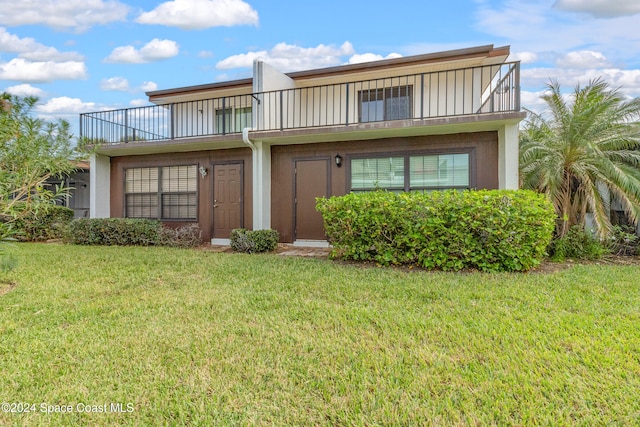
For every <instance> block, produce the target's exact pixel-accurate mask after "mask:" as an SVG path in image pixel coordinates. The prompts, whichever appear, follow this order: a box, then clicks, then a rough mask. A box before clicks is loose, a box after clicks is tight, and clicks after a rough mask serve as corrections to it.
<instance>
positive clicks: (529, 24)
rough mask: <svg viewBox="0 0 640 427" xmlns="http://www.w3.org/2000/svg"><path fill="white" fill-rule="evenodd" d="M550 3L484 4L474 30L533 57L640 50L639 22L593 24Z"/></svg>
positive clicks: (620, 19)
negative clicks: (536, 55) (583, 51)
mask: <svg viewBox="0 0 640 427" xmlns="http://www.w3.org/2000/svg"><path fill="white" fill-rule="evenodd" d="M552 3H553V0H540V1H536V2H532V1H530V0H501V1H500V2H498V3H491V4H489V3H485V2H483V3H482V4H481V5H480V6H479V8H478V10H477V12H476V13H475V17H476V24H475V28H476V29H477V30H478V31H481V32H484V33H487V34H490V35H491V36H492V37H493V40H494V42H498V41H497V40H496V38H498V39H502V40H504V42H506V43H508V44H511V45H512V46H517V48H518V50H519V51H528V52H534V53H540V52H548V51H549V50H553V51H555V52H563V51H567V50H578V49H584V48H585V47H586V46H588V48H589V50H595V51H599V52H607V56H613V54H612V52H614V53H615V54H616V55H621V56H622V55H628V56H632V55H633V52H634V51H637V50H638V48H640V32H638V19H637V17H634V16H621V17H618V18H615V19H607V20H596V19H590V18H586V19H585V17H582V16H578V15H572V14H571V15H570V14H564V13H559V12H558V10H557V9H554V8H552V7H551V5H552Z"/></svg>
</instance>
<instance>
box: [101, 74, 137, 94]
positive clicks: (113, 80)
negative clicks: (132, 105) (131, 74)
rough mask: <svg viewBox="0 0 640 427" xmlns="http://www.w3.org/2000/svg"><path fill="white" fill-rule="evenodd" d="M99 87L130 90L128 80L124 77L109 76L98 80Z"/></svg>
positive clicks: (119, 90) (122, 90)
mask: <svg viewBox="0 0 640 427" xmlns="http://www.w3.org/2000/svg"><path fill="white" fill-rule="evenodd" d="M100 89H102V90H113V91H118V92H128V91H129V90H130V88H129V80H127V79H125V78H124V77H110V78H108V79H102V80H101V81H100Z"/></svg>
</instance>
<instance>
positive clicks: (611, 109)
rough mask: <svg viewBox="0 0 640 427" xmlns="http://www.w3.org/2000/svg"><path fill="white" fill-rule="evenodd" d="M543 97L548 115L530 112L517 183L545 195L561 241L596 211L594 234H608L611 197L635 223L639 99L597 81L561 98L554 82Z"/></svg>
mask: <svg viewBox="0 0 640 427" xmlns="http://www.w3.org/2000/svg"><path fill="white" fill-rule="evenodd" d="M548 89H549V90H548V91H547V92H546V94H545V95H544V96H543V97H542V99H543V100H544V101H545V102H546V103H547V107H548V110H547V111H545V112H543V113H542V114H535V113H533V112H531V111H528V118H527V120H526V121H525V123H524V128H523V129H522V131H521V136H520V181H521V186H522V187H523V188H527V189H533V190H537V191H540V192H543V193H546V194H548V195H549V197H550V199H551V200H552V202H553V204H554V206H555V209H556V213H557V214H558V223H557V227H556V234H557V235H558V236H559V237H562V236H564V235H565V234H566V233H567V231H568V230H569V228H570V227H571V226H572V225H582V226H584V224H585V217H586V214H587V213H592V214H593V220H594V225H595V228H596V231H597V233H598V235H599V236H600V237H601V238H603V237H605V236H607V235H608V233H609V232H610V231H611V228H612V227H611V221H610V216H609V214H610V210H609V205H610V200H611V199H612V198H616V199H617V200H619V201H620V203H621V204H622V206H623V207H624V210H625V212H626V214H627V216H628V218H629V220H630V221H632V222H633V223H634V224H637V223H638V219H639V218H640V123H639V122H638V119H640V98H635V99H631V100H629V99H626V98H625V96H624V95H623V94H621V93H620V91H619V90H618V89H610V88H609V85H608V84H607V83H606V82H604V81H603V80H602V79H596V80H592V81H590V82H589V84H588V85H587V86H585V87H584V88H580V86H579V85H578V86H576V88H575V90H574V92H573V93H572V94H571V95H570V96H568V97H567V98H565V97H564V96H563V95H562V93H561V92H560V85H559V84H558V82H556V81H552V82H551V83H549V84H548Z"/></svg>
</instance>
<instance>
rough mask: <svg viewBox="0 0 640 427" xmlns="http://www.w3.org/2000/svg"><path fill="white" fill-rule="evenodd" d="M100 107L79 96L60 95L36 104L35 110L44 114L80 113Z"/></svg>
mask: <svg viewBox="0 0 640 427" xmlns="http://www.w3.org/2000/svg"><path fill="white" fill-rule="evenodd" d="M99 109H100V108H99V107H98V106H97V105H96V103H95V102H83V101H82V100H81V99H79V98H69V97H68V96H61V97H59V98H51V99H50V100H48V101H47V102H46V103H45V104H42V105H38V106H36V111H37V112H39V113H44V114H64V115H69V114H80V113H86V112H89V111H97V110H99Z"/></svg>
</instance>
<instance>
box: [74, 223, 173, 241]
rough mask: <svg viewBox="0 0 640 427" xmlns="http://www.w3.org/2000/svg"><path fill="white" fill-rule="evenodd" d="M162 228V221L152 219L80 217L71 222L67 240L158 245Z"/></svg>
mask: <svg viewBox="0 0 640 427" xmlns="http://www.w3.org/2000/svg"><path fill="white" fill-rule="evenodd" d="M161 228H162V224H161V223H160V221H157V220H152V219H138V218H79V219H76V220H73V221H72V222H71V224H69V228H68V232H67V233H66V236H65V241H67V242H68V243H74V244H76V245H105V246H111V245H122V246H149V245H157V244H158V243H159V234H160V229H161Z"/></svg>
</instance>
